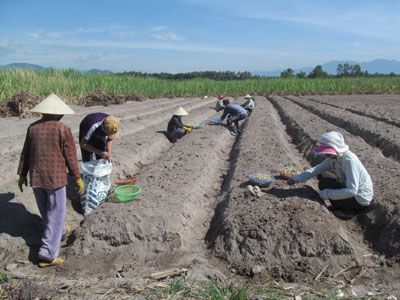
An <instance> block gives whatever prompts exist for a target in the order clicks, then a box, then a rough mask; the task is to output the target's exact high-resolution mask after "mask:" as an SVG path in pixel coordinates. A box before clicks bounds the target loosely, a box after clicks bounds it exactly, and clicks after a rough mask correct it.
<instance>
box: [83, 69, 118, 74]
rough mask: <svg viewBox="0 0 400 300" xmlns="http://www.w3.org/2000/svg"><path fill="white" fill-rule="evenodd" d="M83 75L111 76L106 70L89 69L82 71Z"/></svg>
mask: <svg viewBox="0 0 400 300" xmlns="http://www.w3.org/2000/svg"><path fill="white" fill-rule="evenodd" d="M83 72H84V73H89V74H111V73H112V72H111V71H108V70H99V69H91V70H89V71H83Z"/></svg>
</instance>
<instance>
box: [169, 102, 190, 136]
mask: <svg viewBox="0 0 400 300" xmlns="http://www.w3.org/2000/svg"><path fill="white" fill-rule="evenodd" d="M187 115H188V113H187V112H186V110H184V109H183V108H182V107H179V108H178V109H177V110H176V111H175V112H174V114H173V116H172V117H171V119H170V120H169V122H168V127H167V137H168V139H169V141H170V142H171V143H175V142H176V141H177V140H178V139H180V138H182V137H183V136H184V135H185V134H186V133H188V132H192V129H193V126H192V125H185V124H183V123H182V117H183V116H187Z"/></svg>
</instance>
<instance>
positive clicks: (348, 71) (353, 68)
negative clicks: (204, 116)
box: [116, 63, 398, 81]
mask: <svg viewBox="0 0 400 300" xmlns="http://www.w3.org/2000/svg"><path fill="white" fill-rule="evenodd" d="M116 74H117V75H128V76H133V77H140V78H158V79H168V80H189V79H195V78H204V79H212V80H217V81H225V80H246V79H255V78H264V76H260V75H252V74H251V73H250V72H233V71H222V72H221V71H219V72H218V71H201V72H189V73H177V74H171V73H164V72H162V73H142V72H135V71H131V72H123V73H116ZM385 76H390V77H393V76H398V75H396V74H395V73H393V72H392V73H390V74H389V75H385V74H378V73H375V74H369V73H368V71H364V72H363V71H362V70H361V67H360V65H358V64H355V65H350V64H347V63H346V64H343V65H342V64H338V66H337V69H336V75H329V74H328V73H327V72H325V71H324V70H323V69H322V66H321V65H317V66H316V67H315V68H314V69H313V70H312V71H311V72H310V73H309V74H306V73H305V72H303V71H301V72H299V73H297V74H294V71H293V69H291V68H288V69H286V70H285V71H283V72H281V74H280V78H296V77H297V78H334V77H336V78H344V77H385Z"/></svg>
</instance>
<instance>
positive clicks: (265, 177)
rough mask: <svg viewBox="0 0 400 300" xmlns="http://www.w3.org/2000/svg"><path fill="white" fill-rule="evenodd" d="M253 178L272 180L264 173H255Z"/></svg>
mask: <svg viewBox="0 0 400 300" xmlns="http://www.w3.org/2000/svg"><path fill="white" fill-rule="evenodd" d="M253 178H254V179H257V180H272V177H271V176H270V175H266V174H255V175H254V176H253Z"/></svg>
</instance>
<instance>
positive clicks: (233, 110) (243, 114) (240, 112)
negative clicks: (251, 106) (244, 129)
mask: <svg viewBox="0 0 400 300" xmlns="http://www.w3.org/2000/svg"><path fill="white" fill-rule="evenodd" d="M224 106H225V108H224V113H223V114H222V116H221V121H224V119H225V118H226V117H227V116H228V120H227V124H228V126H229V129H230V130H231V132H232V134H233V135H238V134H239V133H240V132H241V130H240V125H239V121H241V120H245V119H246V118H247V111H246V109H244V108H243V107H242V106H241V105H240V104H239V103H236V102H230V101H229V99H224Z"/></svg>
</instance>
